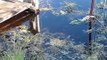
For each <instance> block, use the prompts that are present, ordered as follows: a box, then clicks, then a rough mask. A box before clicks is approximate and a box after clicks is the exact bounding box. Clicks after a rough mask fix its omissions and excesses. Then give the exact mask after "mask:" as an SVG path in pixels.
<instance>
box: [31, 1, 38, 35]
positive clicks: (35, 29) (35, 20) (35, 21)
mask: <svg viewBox="0 0 107 60" xmlns="http://www.w3.org/2000/svg"><path fill="white" fill-rule="evenodd" d="M32 5H34V6H35V10H38V11H39V1H38V0H33V1H32ZM39 23H40V22H39V14H38V15H36V16H35V17H33V18H32V22H31V29H32V33H33V34H36V33H38V32H40V24H39Z"/></svg>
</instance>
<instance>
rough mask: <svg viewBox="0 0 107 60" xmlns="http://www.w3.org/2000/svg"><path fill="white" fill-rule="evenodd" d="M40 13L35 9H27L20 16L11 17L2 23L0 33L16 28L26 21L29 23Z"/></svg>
mask: <svg viewBox="0 0 107 60" xmlns="http://www.w3.org/2000/svg"><path fill="white" fill-rule="evenodd" d="M38 12H39V11H36V12H35V11H34V10H33V9H30V8H28V9H26V10H24V11H22V12H20V13H19V14H17V15H15V16H13V17H11V18H10V19H8V20H6V21H4V22H2V23H0V32H2V31H5V30H7V29H10V28H13V27H16V26H18V25H20V24H22V23H23V22H24V21H27V20H29V19H31V18H34V17H35V16H36V15H37V14H38Z"/></svg>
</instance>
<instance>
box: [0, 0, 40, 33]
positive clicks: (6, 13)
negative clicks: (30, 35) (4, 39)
mask: <svg viewBox="0 0 107 60" xmlns="http://www.w3.org/2000/svg"><path fill="white" fill-rule="evenodd" d="M6 3H7V4H6ZM4 4H6V6H5V5H4ZM3 6H4V7H3ZM38 13H39V10H38V9H37V8H35V7H34V6H31V5H30V4H28V3H22V2H14V3H13V2H4V1H2V2H0V33H1V32H3V31H5V30H8V29H10V28H13V27H16V26H18V25H21V24H22V23H23V22H25V21H27V20H30V19H31V20H32V24H31V25H32V27H33V28H32V29H31V30H32V31H34V32H36V33H37V32H39V29H38V24H39V23H38V21H37V20H38V18H37V15H38Z"/></svg>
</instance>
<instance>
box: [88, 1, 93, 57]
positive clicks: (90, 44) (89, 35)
mask: <svg viewBox="0 0 107 60" xmlns="http://www.w3.org/2000/svg"><path fill="white" fill-rule="evenodd" d="M93 10H94V0H92V3H91V9H90V18H91V16H92V15H93ZM91 29H92V20H90V21H89V28H88V30H91ZM88 37H89V54H90V55H92V31H91V32H89V34H88Z"/></svg>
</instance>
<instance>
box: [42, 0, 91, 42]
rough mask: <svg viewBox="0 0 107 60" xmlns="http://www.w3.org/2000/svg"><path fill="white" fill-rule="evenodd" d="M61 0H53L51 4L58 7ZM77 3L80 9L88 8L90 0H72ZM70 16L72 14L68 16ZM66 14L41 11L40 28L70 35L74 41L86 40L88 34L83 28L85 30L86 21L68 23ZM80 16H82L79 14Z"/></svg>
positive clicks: (86, 26)
mask: <svg viewBox="0 0 107 60" xmlns="http://www.w3.org/2000/svg"><path fill="white" fill-rule="evenodd" d="M61 1H62V0H54V1H53V3H52V4H53V6H54V7H59V6H60V5H59V4H60V2H61ZM72 1H73V2H75V3H76V4H78V6H77V8H78V9H80V10H86V11H87V10H89V8H90V4H91V0H72ZM69 17H70V18H72V16H69ZM69 17H68V16H67V15H66V16H55V15H53V14H52V13H51V11H47V12H41V13H40V21H41V30H42V31H44V30H48V31H49V32H51V33H61V34H64V35H65V36H70V38H71V39H74V40H75V41H76V42H87V41H88V34H87V33H85V32H84V31H83V30H87V28H88V25H87V24H86V23H81V24H79V25H72V24H70V19H69ZM80 17H81V18H82V17H83V16H80Z"/></svg>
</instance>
